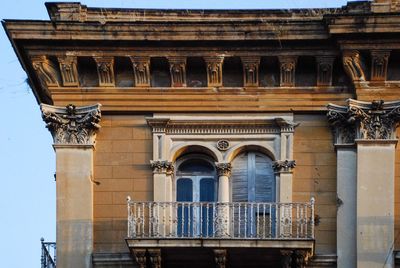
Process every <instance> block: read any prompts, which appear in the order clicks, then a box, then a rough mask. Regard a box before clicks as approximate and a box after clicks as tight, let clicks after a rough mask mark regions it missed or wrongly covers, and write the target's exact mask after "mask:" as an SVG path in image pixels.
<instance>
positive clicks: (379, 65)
mask: <svg viewBox="0 0 400 268" xmlns="http://www.w3.org/2000/svg"><path fill="white" fill-rule="evenodd" d="M389 56H390V50H372V51H371V82H385V81H386V77H387V66H388V63H389Z"/></svg>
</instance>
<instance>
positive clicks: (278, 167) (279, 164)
mask: <svg viewBox="0 0 400 268" xmlns="http://www.w3.org/2000/svg"><path fill="white" fill-rule="evenodd" d="M295 167H296V161H295V160H288V159H286V160H277V161H275V162H274V163H273V164H272V168H273V169H274V171H275V172H277V173H279V172H291V171H292V169H294V168H295Z"/></svg>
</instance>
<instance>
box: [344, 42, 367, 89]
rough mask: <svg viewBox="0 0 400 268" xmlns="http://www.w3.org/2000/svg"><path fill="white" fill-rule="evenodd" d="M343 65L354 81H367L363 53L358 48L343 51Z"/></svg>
mask: <svg viewBox="0 0 400 268" xmlns="http://www.w3.org/2000/svg"><path fill="white" fill-rule="evenodd" d="M343 67H344V70H345V71H346V73H347V75H348V76H349V77H350V79H351V80H352V81H353V82H364V81H365V74H364V70H363V64H362V59H361V55H360V53H359V52H358V51H357V50H345V51H343Z"/></svg>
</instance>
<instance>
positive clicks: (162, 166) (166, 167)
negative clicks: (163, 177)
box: [150, 160, 174, 175]
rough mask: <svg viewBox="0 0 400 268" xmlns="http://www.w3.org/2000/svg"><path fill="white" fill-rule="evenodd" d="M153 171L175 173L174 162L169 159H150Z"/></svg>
mask: <svg viewBox="0 0 400 268" xmlns="http://www.w3.org/2000/svg"><path fill="white" fill-rule="evenodd" d="M150 165H151V168H152V169H153V173H158V174H167V175H171V174H172V173H174V164H173V163H172V162H170V161H167V160H150Z"/></svg>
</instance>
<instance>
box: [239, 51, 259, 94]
mask: <svg viewBox="0 0 400 268" xmlns="http://www.w3.org/2000/svg"><path fill="white" fill-rule="evenodd" d="M241 60H242V64H243V85H244V86H245V87H258V84H259V75H258V72H259V71H258V70H259V66H260V57H242V58H241Z"/></svg>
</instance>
